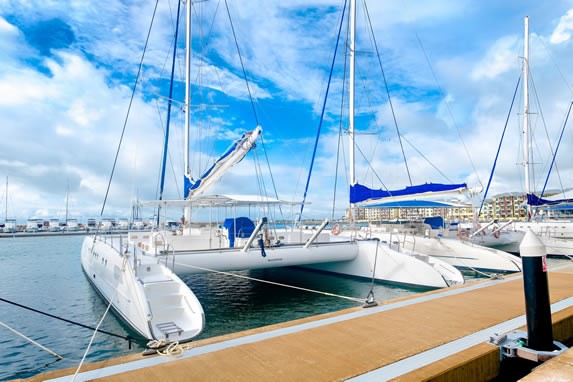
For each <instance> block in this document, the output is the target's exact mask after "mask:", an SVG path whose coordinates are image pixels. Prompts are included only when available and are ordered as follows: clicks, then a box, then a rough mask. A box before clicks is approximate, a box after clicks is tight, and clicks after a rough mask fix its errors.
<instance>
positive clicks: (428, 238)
mask: <svg viewBox="0 0 573 382" xmlns="http://www.w3.org/2000/svg"><path fill="white" fill-rule="evenodd" d="M349 17H350V23H349V24H350V31H349V33H348V35H349V37H350V41H349V44H348V46H349V49H348V57H349V65H348V68H349V87H348V94H349V100H348V106H349V110H348V137H349V172H350V179H349V183H350V200H349V202H350V211H353V209H354V208H355V207H369V206H376V207H378V206H379V205H380V203H386V202H396V201H407V200H415V199H417V198H436V197H439V196H445V195H449V196H451V195H460V194H462V193H467V192H469V190H468V187H467V185H466V184H465V183H462V184H438V183H429V184H422V185H414V186H409V187H406V188H404V189H401V190H383V189H374V188H371V187H367V186H365V185H363V184H360V183H359V182H358V181H357V179H356V164H355V162H356V161H355V152H356V150H357V148H356V147H355V146H356V143H355V41H354V40H355V34H356V33H355V28H356V22H355V18H356V4H355V1H350V15H349ZM365 18H367V17H365ZM351 228H352V229H350V230H345V231H344V232H343V233H342V234H340V232H333V234H334V235H339V236H342V237H350V238H355V239H360V238H365V239H371V238H375V239H378V240H380V242H381V243H384V244H385V245H387V246H389V247H390V248H395V249H400V250H403V251H405V250H409V251H415V252H416V253H418V254H419V255H420V254H423V256H425V258H426V261H433V262H440V263H446V264H448V265H450V266H454V267H456V268H459V269H463V270H465V269H468V270H477V271H487V272H495V273H511V272H519V271H520V270H521V260H520V259H519V258H516V257H515V256H512V255H510V254H508V253H506V252H503V251H499V250H495V249H491V248H486V247H482V246H480V245H476V244H475V243H472V242H471V241H470V240H459V239H458V238H457V237H455V238H446V237H444V235H443V234H437V233H436V232H437V231H436V230H434V229H432V227H431V226H429V225H427V224H424V223H421V222H420V223H416V224H407V225H396V224H390V225H386V224H369V226H368V227H364V228H357V227H351ZM432 233H433V234H432ZM321 268H322V269H332V268H333V267H332V266H331V265H329V266H328V267H321Z"/></svg>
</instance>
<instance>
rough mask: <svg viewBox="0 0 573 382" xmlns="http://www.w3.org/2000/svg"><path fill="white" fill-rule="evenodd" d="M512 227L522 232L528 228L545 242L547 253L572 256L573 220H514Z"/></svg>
mask: <svg viewBox="0 0 573 382" xmlns="http://www.w3.org/2000/svg"><path fill="white" fill-rule="evenodd" d="M514 227H515V229H517V230H519V231H523V232H525V231H527V229H528V228H530V229H531V230H532V231H533V233H534V234H535V235H536V236H537V237H539V238H540V239H541V241H542V242H543V244H545V248H546V250H547V254H548V255H553V256H573V222H571V221H559V220H553V221H543V222H535V221H532V222H515V223H514Z"/></svg>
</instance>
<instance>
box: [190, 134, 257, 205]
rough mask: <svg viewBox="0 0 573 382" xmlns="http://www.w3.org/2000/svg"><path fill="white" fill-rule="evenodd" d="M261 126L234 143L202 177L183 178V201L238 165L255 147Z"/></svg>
mask: <svg viewBox="0 0 573 382" xmlns="http://www.w3.org/2000/svg"><path fill="white" fill-rule="evenodd" d="M261 130H262V129H261V126H257V128H256V129H254V130H253V131H248V132H246V133H244V134H243V136H242V137H241V138H240V139H239V140H237V141H236V142H234V143H233V144H232V145H231V146H230V147H229V148H228V149H227V151H225V153H224V154H223V155H221V157H219V159H217V160H216V161H215V163H213V165H212V166H211V167H210V168H209V169H208V170H207V171H205V173H204V174H203V175H201V177H200V178H199V179H197V180H194V179H190V178H189V177H187V176H185V177H184V178H185V179H184V187H185V189H184V193H183V194H184V195H185V199H187V198H190V197H192V196H197V195H200V194H202V193H203V192H205V191H206V190H207V189H208V188H209V187H211V186H212V185H213V183H215V182H216V181H217V180H219V178H221V177H222V176H223V175H224V174H225V173H226V172H227V170H229V169H230V168H231V167H233V166H234V165H235V164H237V163H239V162H240V161H241V160H242V159H243V158H244V157H245V155H247V153H248V152H249V151H250V150H251V149H252V148H253V147H254V146H255V141H256V140H257V138H258V137H259V135H260V134H261Z"/></svg>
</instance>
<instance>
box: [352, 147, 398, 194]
mask: <svg viewBox="0 0 573 382" xmlns="http://www.w3.org/2000/svg"><path fill="white" fill-rule="evenodd" d="M356 149H357V150H358V152H359V153H360V154H361V155H362V158H363V159H364V160H366V161H367V162H368V159H367V158H366V156H365V155H364V153H363V152H362V150H361V149H360V146H356ZM368 166H369V167H370V168H371V169H372V174H374V176H375V177H376V179H378V181H379V182H380V184H382V187H384V189H385V190H386V191H390V190H389V189H388V187H386V185H385V184H384V182H383V181H382V178H380V176H379V175H378V173H377V172H376V170H374V167H372V165H371V164H370V163H368Z"/></svg>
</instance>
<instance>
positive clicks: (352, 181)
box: [348, 0, 356, 186]
mask: <svg viewBox="0 0 573 382" xmlns="http://www.w3.org/2000/svg"><path fill="white" fill-rule="evenodd" d="M355 35H356V1H355V0H350V44H349V50H350V52H349V58H350V63H349V77H350V78H349V80H350V84H349V91H350V93H349V96H348V107H349V110H348V118H349V121H348V140H349V144H350V147H349V149H348V152H349V155H350V185H351V186H353V185H354V184H356V169H355V154H354V76H355V74H354V70H355V69H354V64H355V62H354V61H355V57H354V44H355V41H354V40H355Z"/></svg>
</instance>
